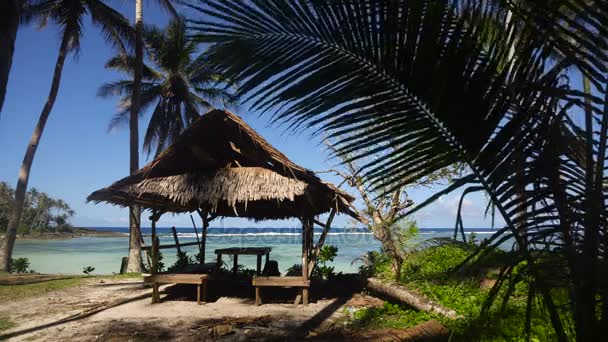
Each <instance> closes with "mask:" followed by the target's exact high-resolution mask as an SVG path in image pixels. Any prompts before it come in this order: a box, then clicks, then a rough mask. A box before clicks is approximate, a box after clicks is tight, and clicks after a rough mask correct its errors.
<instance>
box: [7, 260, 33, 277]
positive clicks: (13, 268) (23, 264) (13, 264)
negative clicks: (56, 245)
mask: <svg viewBox="0 0 608 342" xmlns="http://www.w3.org/2000/svg"><path fill="white" fill-rule="evenodd" d="M29 268H30V261H29V260H28V258H17V259H13V258H11V260H10V262H9V266H8V270H9V272H10V273H28V272H29V273H33V272H34V271H33V270H29Z"/></svg>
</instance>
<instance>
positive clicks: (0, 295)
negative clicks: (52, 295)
mask: <svg viewBox="0 0 608 342" xmlns="http://www.w3.org/2000/svg"><path fill="white" fill-rule="evenodd" d="M85 279H86V278H84V277H73V278H68V279H59V280H49V281H43V282H39V283H32V284H24V285H4V286H0V302H4V301H8V300H15V299H24V298H29V297H36V296H40V295H43V294H45V293H48V292H53V291H59V290H63V289H66V288H70V287H74V286H78V285H81V284H82V283H83V281H84V280H85Z"/></svg>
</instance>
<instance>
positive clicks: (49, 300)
mask: <svg viewBox="0 0 608 342" xmlns="http://www.w3.org/2000/svg"><path fill="white" fill-rule="evenodd" d="M161 289H162V288H161ZM150 292H151V290H150V289H149V288H146V287H144V286H143V284H142V283H141V281H139V280H135V279H134V280H111V279H99V278H96V279H91V280H89V281H87V282H85V283H84V284H83V285H80V286H76V287H72V288H69V289H65V290H60V291H55V292H50V293H47V294H42V295H40V296H38V297H35V298H30V299H25V300H16V301H10V302H8V303H2V304H0V310H1V311H2V312H4V313H6V314H9V316H10V317H11V320H12V321H13V322H15V323H18V326H17V327H14V328H12V329H11V330H8V331H5V332H4V334H5V337H8V338H9V340H11V341H24V340H27V341H61V340H63V341H150V340H154V341H160V340H177V341H195V340H218V339H219V340H226V341H229V340H233V341H236V340H252V339H253V340H255V339H267V338H268V337H269V336H273V337H276V338H280V339H284V338H288V339H292V338H298V337H303V336H307V335H309V334H310V332H311V331H314V330H315V329H320V328H321V322H322V325H323V329H328V327H330V328H331V325H332V324H333V322H336V321H338V320H339V319H340V318H341V317H342V315H343V312H344V306H345V305H347V300H346V299H324V300H318V301H316V302H314V303H311V304H309V305H308V306H303V305H300V306H298V307H294V306H293V305H290V304H264V305H261V306H255V305H253V299H249V298H226V297H222V298H220V299H218V300H217V301H215V302H211V303H206V304H203V305H197V304H196V302H192V301H182V300H180V301H171V300H168V301H165V302H162V303H160V304H151V300H150V296H149V295H150ZM161 297H162V296H161ZM360 299H361V298H360V296H359V300H360ZM124 301H127V302H126V303H124V304H121V305H118V306H114V307H111V308H107V309H104V310H103V311H100V312H96V313H94V314H91V315H88V316H86V317H82V318H81V317H78V316H76V317H73V320H71V321H67V322H66V321H65V318H67V317H70V316H73V315H78V314H79V313H83V312H87V310H92V309H96V308H99V307H103V306H104V305H108V304H112V303H116V302H124ZM363 302H364V303H363V304H362V305H365V304H366V303H365V302H366V301H365V300H364V301H363ZM62 319H63V320H64V321H61V320H62Z"/></svg>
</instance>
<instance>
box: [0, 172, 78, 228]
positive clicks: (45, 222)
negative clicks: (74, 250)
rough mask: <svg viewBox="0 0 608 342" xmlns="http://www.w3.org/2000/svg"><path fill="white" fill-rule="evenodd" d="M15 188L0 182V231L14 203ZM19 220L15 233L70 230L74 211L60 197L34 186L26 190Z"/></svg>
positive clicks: (5, 223)
mask: <svg viewBox="0 0 608 342" xmlns="http://www.w3.org/2000/svg"><path fill="white" fill-rule="evenodd" d="M14 195H15V190H14V189H13V188H12V187H11V186H10V185H8V183H6V182H0V231H5V230H6V227H7V226H8V221H9V219H10V215H11V212H12V208H13V204H14V201H15V199H14ZM23 205H24V208H23V213H22V215H21V222H20V224H19V226H18V227H17V233H18V234H20V235H25V234H29V233H43V232H64V231H70V230H71V229H72V226H71V225H70V223H69V220H70V218H71V217H72V216H74V214H75V212H74V210H72V208H70V206H69V205H68V204H67V203H66V202H64V201H63V200H61V199H56V198H52V197H50V196H49V195H48V194H46V193H44V192H40V191H38V190H37V189H36V188H31V189H30V190H28V192H27V194H26V197H25V202H24V204H23Z"/></svg>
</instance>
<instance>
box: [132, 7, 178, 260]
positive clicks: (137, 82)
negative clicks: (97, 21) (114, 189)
mask: <svg viewBox="0 0 608 342" xmlns="http://www.w3.org/2000/svg"><path fill="white" fill-rule="evenodd" d="M155 2H156V3H158V4H159V5H160V6H161V7H162V8H164V9H165V10H166V11H167V12H169V13H171V15H172V16H173V17H174V18H177V12H176V11H175V8H174V7H173V2H174V1H173V0H156V1H155ZM133 26H134V29H135V46H134V49H135V51H134V52H135V59H134V65H133V89H132V91H131V99H130V102H131V106H130V113H129V171H130V173H133V172H135V171H137V169H139V114H140V100H141V82H142V70H143V65H144V39H143V33H144V19H143V0H135V22H134V25H133ZM140 222H141V212H140V210H139V208H138V207H137V206H130V207H129V228H130V229H129V259H128V262H127V272H141V271H142V265H141V264H142V263H141V241H142V235H141V230H140Z"/></svg>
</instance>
